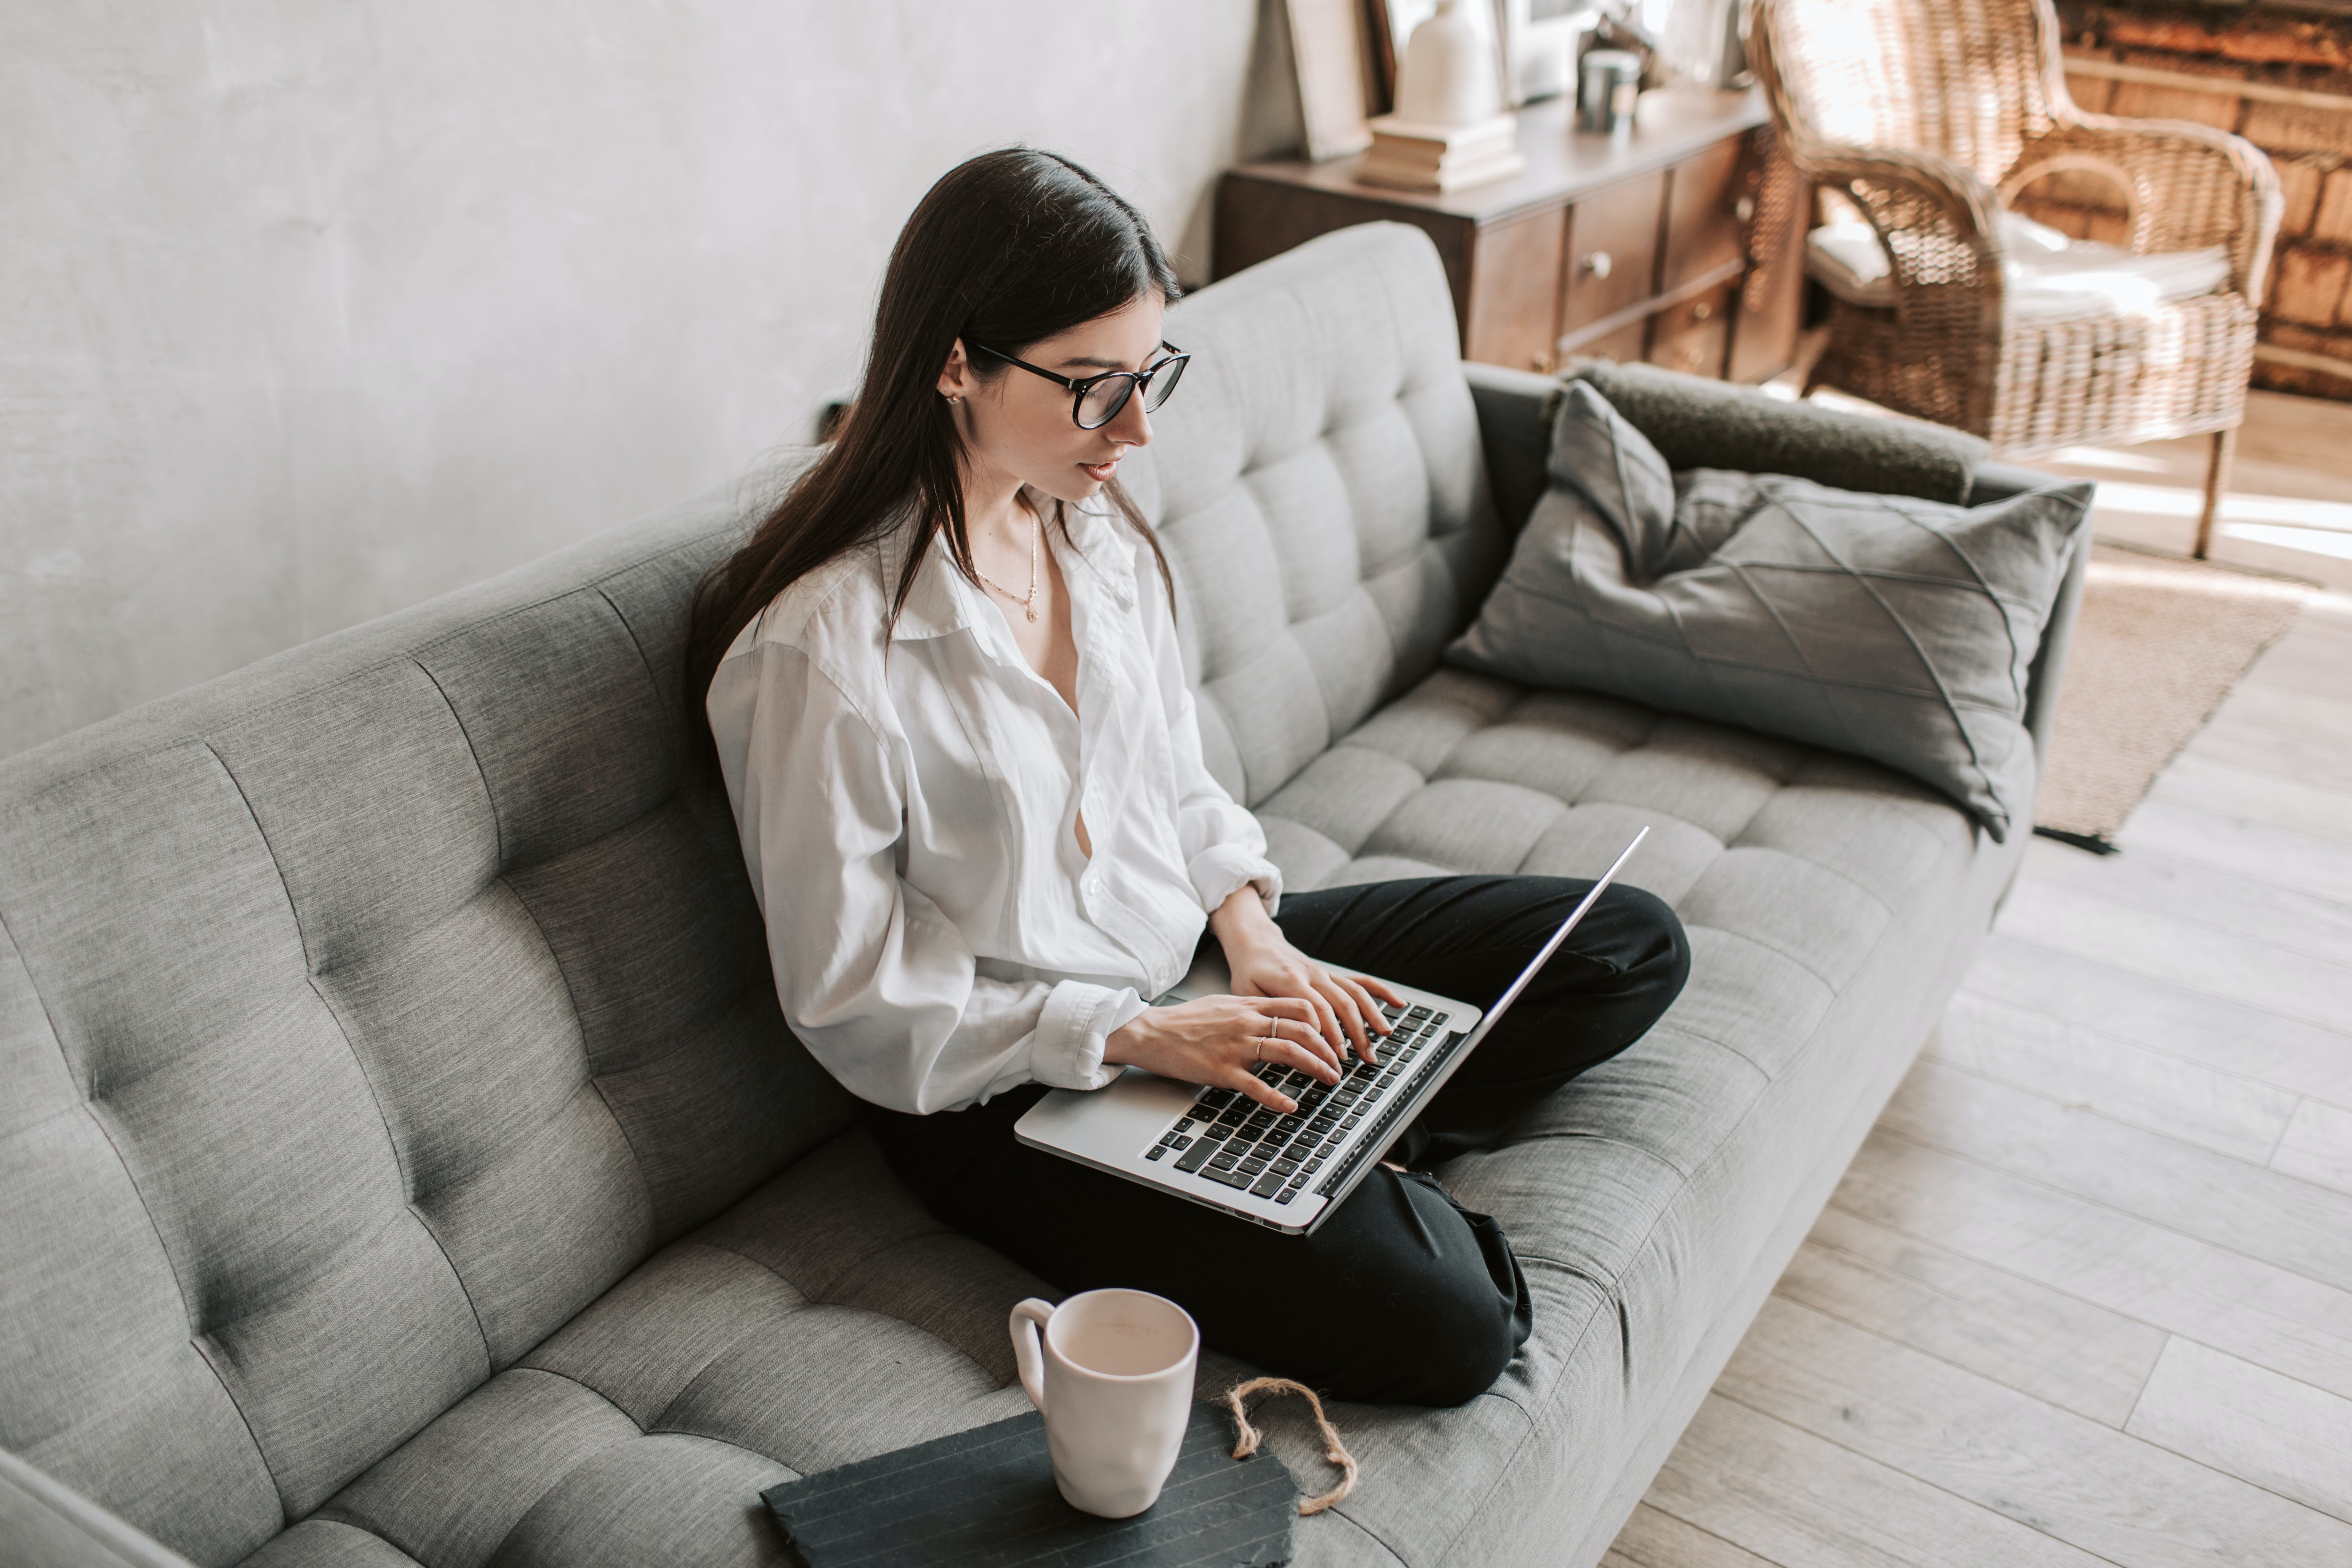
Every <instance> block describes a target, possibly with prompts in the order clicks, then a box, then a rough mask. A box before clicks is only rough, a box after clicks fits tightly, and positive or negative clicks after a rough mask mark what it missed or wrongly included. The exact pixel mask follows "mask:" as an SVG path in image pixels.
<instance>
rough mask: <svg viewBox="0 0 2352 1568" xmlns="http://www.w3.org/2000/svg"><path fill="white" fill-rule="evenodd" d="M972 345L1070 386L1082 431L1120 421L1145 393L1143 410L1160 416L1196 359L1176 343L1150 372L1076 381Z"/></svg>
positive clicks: (1108, 373) (1073, 410) (1110, 374)
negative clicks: (1122, 412)
mask: <svg viewBox="0 0 2352 1568" xmlns="http://www.w3.org/2000/svg"><path fill="white" fill-rule="evenodd" d="M971 346H972V347H973V348H975V349H978V350H979V351H980V352H981V353H984V354H990V355H992V356H994V357H995V358H997V359H1001V360H1003V362H1004V363H1007V364H1014V365H1019V366H1020V367H1021V368H1022V369H1023V370H1025V371H1027V372H1028V373H1029V374H1031V375H1042V376H1044V377H1045V379H1046V380H1047V381H1050V382H1052V383H1053V384H1055V385H1056V386H1060V387H1066V388H1067V389H1068V390H1069V394H1070V417H1071V418H1073V419H1075V420H1076V421H1077V424H1078V428H1079V429H1081V430H1099V429H1101V428H1102V427H1103V426H1106V425H1108V424H1109V423H1110V422H1111V421H1112V420H1114V419H1116V418H1118V415H1119V410H1121V409H1123V408H1125V407H1126V406H1127V400H1128V399H1129V398H1130V397H1132V396H1134V395H1136V394H1137V393H1138V392H1141V393H1142V394H1143V411H1144V412H1145V413H1146V414H1157V413H1158V412H1159V411H1160V405H1161V404H1163V403H1165V402H1167V401H1168V395H1169V394H1170V393H1171V392H1173V391H1175V390H1176V384H1177V383H1178V382H1179V381H1181V380H1182V379H1183V377H1184V366H1185V365H1186V364H1187V363H1190V362H1191V360H1192V355H1191V354H1188V353H1185V352H1184V351H1183V350H1181V349H1180V348H1178V347H1177V346H1176V345H1175V344H1174V343H1161V344H1160V347H1161V348H1163V349H1166V350H1167V351H1168V355H1169V357H1168V358H1166V359H1164V360H1161V361H1160V362H1159V363H1157V364H1154V365H1153V366H1152V367H1151V368H1150V369H1149V370H1143V371H1133V370H1110V371H1105V372H1104V373H1103V374H1100V375H1089V376H1084V377H1081V378H1080V379H1078V380H1076V381H1073V380H1071V379H1070V378H1069V377H1068V376H1066V375H1055V374H1054V373H1053V372H1052V371H1050V370H1044V369H1041V368H1039V367H1038V366H1036V365H1034V364H1031V363H1029V362H1028V361H1027V360H1025V359H1014V358H1013V356H1012V355H1011V354H1009V353H1005V352H1004V351H1003V349H992V348H990V347H989V346H988V345H987V344H986V343H973V344H972V345H971Z"/></svg>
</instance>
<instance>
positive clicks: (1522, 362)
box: [1462, 207, 1568, 370]
mask: <svg viewBox="0 0 2352 1568" xmlns="http://www.w3.org/2000/svg"><path fill="white" fill-rule="evenodd" d="M1567 228H1568V225H1567V223H1566V221H1565V220H1564V219H1563V218H1562V217H1561V216H1560V213H1559V209H1558V208H1556V207H1555V208H1552V209H1550V210H1549V211H1545V212H1535V213H1529V214H1528V216H1525V217H1518V218H1512V219H1510V220H1508V221H1507V222H1504V223H1497V224H1490V225H1488V226H1486V227H1484V228H1482V229H1480V230H1479V231H1478V233H1477V237H1476V238H1475V240H1473V241H1472V247H1471V252H1470V302H1469V303H1470V309H1469V311H1468V316H1469V319H1468V320H1467V321H1465V322H1464V323H1463V329H1462V355H1463V357H1464V358H1465V359H1475V360H1477V361H1479V362H1480V363H1484V364H1507V365H1510V366H1512V367H1513V368H1515V369H1517V370H1549V369H1551V367H1552V352H1551V345H1552V338H1553V336H1554V335H1555V334H1554V331H1553V321H1554V312H1555V311H1557V310H1559V299H1558V295H1559V284H1558V282H1557V279H1559V256H1560V247H1561V245H1562V242H1563V238H1564V236H1565V235H1566V232H1567Z"/></svg>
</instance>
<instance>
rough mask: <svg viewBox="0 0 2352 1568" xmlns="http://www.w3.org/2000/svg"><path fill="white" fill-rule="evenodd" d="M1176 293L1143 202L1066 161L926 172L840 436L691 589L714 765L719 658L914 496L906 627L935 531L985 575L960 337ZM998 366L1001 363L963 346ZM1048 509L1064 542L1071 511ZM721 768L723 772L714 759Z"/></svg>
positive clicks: (694, 703) (1026, 331) (994, 158)
mask: <svg viewBox="0 0 2352 1568" xmlns="http://www.w3.org/2000/svg"><path fill="white" fill-rule="evenodd" d="M1155 291H1156V292H1157V293H1159V294H1160V297H1161V298H1162V299H1164V300H1171V301H1172V300H1174V299H1175V298H1176V295H1177V287H1176V275H1175V273H1174V271H1173V270H1172V269H1171V268H1170V267H1169V265H1168V258H1167V257H1166V256H1165V255H1164V254H1162V253H1161V251H1160V242H1159V241H1158V240H1156V239H1154V238H1153V237H1151V230H1150V226H1147V225H1146V224H1145V223H1144V221H1143V216H1142V215H1141V214H1140V213H1139V212H1137V211H1136V210H1135V208H1133V207H1132V206H1130V205H1128V204H1127V203H1126V202H1125V201H1124V200H1122V199H1120V197H1119V195H1118V193H1117V192H1115V191H1113V190H1112V189H1111V188H1110V187H1109V186H1108V185H1106V184H1103V183H1102V182H1101V181H1100V180H1098V179H1097V178H1095V177H1094V175H1092V174H1088V173H1087V171H1086V170H1084V169H1082V168H1080V167H1078V165H1076V163H1071V162H1070V161H1069V160H1068V159H1067V158H1064V157H1061V156H1059V155H1057V154H1055V153H1041V152H1036V151H1034V150H1033V149H1030V148H1025V147H1015V148H1010V149H1007V150H1005V151H1003V152H1000V153H982V155H981V156H979V157H977V158H973V159H971V161H969V162H968V163H961V164H959V165H957V166H956V167H955V168H954V169H951V170H950V171H949V172H948V173H947V174H946V175H944V176H943V177H942V178H941V179H940V182H939V184H935V185H933V186H932V187H931V188H930V191H929V194H928V195H925V196H924V197H923V199H922V202H921V204H920V205H918V206H917V207H916V208H915V213H914V216H912V217H909V218H908V220H907V226H906V227H905V228H904V229H902V230H901V231H899V235H898V244H897V245H896V246H895V247H892V248H891V251H890V266H889V268H888V270H887V272H885V273H884V274H883V279H882V299H881V302H880V304H879V305H878V306H877V308H876V310H875V312H874V343H873V347H872V348H871V349H870V350H869V351H868V353H867V354H866V379H865V384H864V385H863V386H862V387H861V388H860V389H859V391H858V394H857V396H856V399H855V400H854V401H853V402H852V403H851V404H850V405H849V409H848V412H847V413H846V414H845V415H844V416H842V418H841V420H840V423H839V424H838V426H836V427H835V431H834V435H833V440H832V444H831V445H830V446H829V447H826V448H825V450H824V454H823V455H822V456H821V457H819V458H817V459H816V461H815V463H814V465H812V466H811V467H810V468H809V469H808V470H807V471H806V472H805V473H803V475H802V476H801V477H800V478H799V479H797V480H796V481H794V483H793V486H792V488H791V489H789V490H787V491H786V492H785V494H784V497H783V499H782V500H781V501H779V502H778V503H777V504H776V506H775V508H774V509H773V510H771V511H770V512H769V513H768V515H767V517H766V518H765V519H764V520H763V521H761V523H760V525H759V527H758V528H757V529H755V530H753V531H752V533H751V538H750V539H749V540H748V541H747V542H745V543H744V544H743V546H742V548H740V549H739V550H738V551H736V552H735V553H734V554H732V555H730V556H729V557H728V558H727V559H726V560H725V561H723V562H721V563H719V564H718V565H717V566H715V567H713V568H712V569H711V571H710V573H709V575H707V576H705V577H704V578H703V580H702V582H701V584H700V585H699V586H698V588H697V589H696V590H695V595H694V616H693V622H692V625H691V626H690V628H689V629H688V633H687V640H686V706H687V709H688V711H689V712H690V713H691V714H692V715H693V717H692V720H691V725H692V732H693V733H694V735H695V736H696V737H697V739H698V742H699V744H698V747H697V750H698V752H700V753H701V754H702V761H703V762H704V763H705V765H706V767H708V766H709V764H711V763H715V762H716V761H717V753H716V751H715V750H714V748H713V746H712V743H711V739H710V726H709V718H708V717H707V715H706V713H705V711H704V708H703V703H704V700H705V698H706V697H707V696H708V694H709V690H710V680H711V677H713V676H714V675H716V674H717V673H718V672H719V660H720V659H722V658H725V657H726V654H727V649H728V648H729V647H730V646H731V645H732V644H733V643H734V641H735V638H736V637H737V636H738V635H740V633H741V632H742V630H743V628H744V627H745V626H749V625H750V624H751V620H752V617H754V616H757V615H758V614H759V613H760V612H761V610H762V609H764V608H765V607H766V606H767V605H768V604H769V603H770V602H771V601H772V600H773V599H774V598H775V596H776V595H778V594H780V593H782V592H783V591H784V589H785V588H787V587H789V586H790V585H791V584H793V583H794V582H796V581H798V580H799V579H800V578H801V577H803V576H804V575H806V574H808V573H810V572H813V571H814V570H815V569H816V568H817V567H819V566H822V565H824V563H826V562H827V561H830V560H832V559H833V558H834V557H835V556H836V555H838V554H840V553H841V552H843V551H845V550H847V549H849V548H851V547H852V546H854V545H856V544H860V543H863V542H866V541H868V540H871V539H873V538H876V537H877V536H879V535H880V534H881V533H882V532H884V531H886V530H887V529H888V528H890V527H891V526H893V525H894V524H895V523H896V522H897V521H898V518H899V516H900V515H901V513H902V510H903V509H904V508H905V506H906V503H907V502H908V501H909V500H911V501H912V502H913V503H914V505H913V512H914V515H913V519H912V524H911V526H912V528H913V530H914V531H913V534H912V535H911V537H910V539H909V548H908V552H907V564H906V567H905V569H904V570H903V571H901V572H900V573H899V574H898V591H897V593H896V595H894V596H893V598H892V599H891V601H890V624H892V625H894V626H895V625H896V624H897V622H898V614H899V612H900V610H902V609H903V608H905V606H906V603H907V595H908V593H909V592H910V591H911V590H912V589H913V587H914V584H915V574H916V571H917V569H918V568H919V566H920V565H921V564H922V561H923V556H924V553H925V552H927V551H928V550H929V547H930V543H931V540H932V538H933V536H934V535H937V534H939V533H941V532H944V533H946V535H947V548H948V552H949V555H950V558H952V559H953V561H954V563H955V564H956V567H957V569H958V570H960V571H961V572H962V573H963V574H965V575H966V576H967V577H973V578H974V580H975V581H976V580H977V578H976V574H975V570H974V568H973V566H972V563H971V542H970V541H969V539H968V538H967V536H966V533H965V530H964V510H963V482H962V476H963V456H964V443H963V437H962V435H961V432H960V431H959V430H958V429H957V428H956V423H955V420H954V418H953V416H952V411H951V410H950V408H949V406H948V405H947V400H946V399H945V398H942V397H941V396H940V395H939V378H940V371H941V370H942V369H944V368H945V367H946V365H947V362H948V353H949V352H950V350H951V349H952V348H953V347H954V346H955V341H956V340H957V339H958V338H961V339H962V340H963V341H964V343H965V345H966V347H967V349H969V347H970V345H971V344H972V343H974V342H983V343H987V344H988V345H990V346H991V347H992V348H1002V349H1003V350H1005V351H1006V352H1008V353H1014V354H1018V353H1022V352H1023V351H1024V349H1026V348H1027V347H1028V345H1030V344H1032V343H1034V342H1039V341H1041V340H1043V339H1045V338H1050V337H1052V336H1054V335H1055V333H1057V332H1063V331H1068V330H1069V329H1070V328H1072V327H1075V326H1078V325H1080V324H1081V323H1083V322H1087V321H1093V320H1095V319H1096V318H1097V317H1098V316H1106V315H1108V314H1110V313H1111V312H1112V311H1114V310H1118V309H1120V308H1121V307H1123V306H1126V305H1129V304H1130V303H1132V302H1133V301H1134V300H1137V299H1139V298H1140V297H1141V296H1143V295H1145V294H1149V293H1152V292H1155ZM968 363H970V365H971V371H972V374H974V375H975V376H977V377H979V378H980V379H982V380H992V379H993V378H994V377H995V376H996V375H999V374H1003V372H1004V370H1005V369H1006V367H1005V366H1004V365H1003V363H1001V362H999V361H996V360H993V359H991V358H989V357H986V356H982V355H970V356H968ZM1105 489H1106V492H1107V493H1108V496H1109V497H1110V500H1111V503H1112V504H1113V505H1114V506H1115V507H1117V508H1118V511H1119V513H1120V515H1121V516H1123V517H1124V518H1126V520H1127V521H1128V524H1129V526H1130V527H1131V528H1133V529H1134V530H1135V531H1136V532H1137V533H1138V534H1139V535H1140V536H1141V537H1142V539H1143V541H1144V542H1146V543H1147V544H1149V545H1150V547H1151V553H1152V555H1153V557H1154V558H1155V559H1156V560H1157V561H1158V562H1159V564H1160V580H1161V581H1162V582H1163V583H1170V599H1171V603H1172V602H1173V599H1174V590H1173V584H1172V583H1171V581H1170V578H1169V574H1168V558H1167V556H1166V555H1165V554H1164V553H1162V552H1161V551H1160V542H1159V540H1158V539H1157V538H1155V537H1153V535H1152V531H1151V528H1150V524H1148V523H1147V522H1146V521H1144V518H1143V513H1142V512H1141V510H1139V509H1138V508H1137V506H1136V504H1135V502H1134V500H1132V499H1131V498H1130V497H1129V495H1128V493H1127V491H1126V490H1125V489H1122V488H1120V486H1119V483H1118V480H1117V479H1113V480H1112V481H1111V482H1110V483H1109V484H1108V486H1106V487H1105ZM1055 524H1056V526H1058V527H1060V528H1061V530H1062V531H1063V537H1064V538H1065V539H1067V538H1068V533H1069V525H1068V522H1067V520H1066V519H1065V518H1064V517H1063V516H1062V513H1061V510H1060V509H1059V508H1058V507H1057V508H1056V509H1055ZM713 771H714V772H715V769H714V770H713Z"/></svg>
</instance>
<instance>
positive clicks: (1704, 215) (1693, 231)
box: [1658, 140, 1756, 292]
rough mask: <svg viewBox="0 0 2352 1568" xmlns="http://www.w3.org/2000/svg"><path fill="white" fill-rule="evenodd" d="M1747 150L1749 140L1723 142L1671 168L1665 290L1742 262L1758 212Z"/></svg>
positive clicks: (1660, 279) (1661, 280)
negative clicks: (1749, 178) (1751, 223)
mask: <svg viewBox="0 0 2352 1568" xmlns="http://www.w3.org/2000/svg"><path fill="white" fill-rule="evenodd" d="M1747 156H1748V144H1747V143H1746V142H1742V141H1738V140H1734V141H1729V142H1717V144H1716V145H1714V146H1712V147H1710V148H1708V149H1707V150H1706V152H1704V153H1700V154H1699V155H1698V156H1697V157H1696V158H1685V159H1684V160H1683V161H1682V162H1681V163H1677V164H1675V166H1674V168H1673V169H1672V170H1671V171H1670V182H1669V184H1668V185H1667V189H1666V255H1665V265H1664V268H1663V270H1662V271H1661V272H1660V274H1659V277H1658V288H1659V290H1660V291H1661V292H1671V291H1672V290H1674V289H1679V288H1681V287H1682V286H1683V285H1684V284H1685V283H1688V282H1691V281H1693V280H1694V279H1698V278H1703V277H1705V276H1706V274H1708V273H1710V272H1716V271H1720V270H1722V269H1724V268H1734V267H1738V265H1739V264H1740V262H1741V260H1742V259H1743V258H1745V257H1746V255H1747V250H1748V219H1749V218H1751V217H1753V216H1755V212H1756V207H1755V203H1754V200H1753V198H1751V197H1750V196H1749V195H1748V181H1747V179H1746V177H1745V176H1746V174H1747V172H1748V171H1747ZM1743 202H1744V203H1746V205H1745V207H1744V208H1743V206H1742V203H1743Z"/></svg>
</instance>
